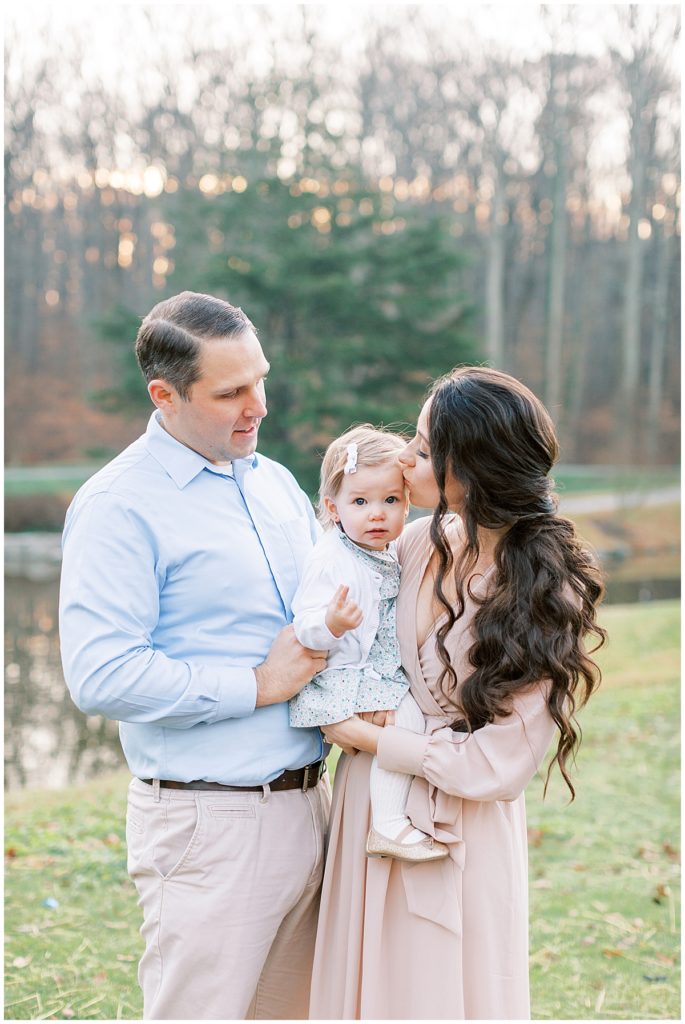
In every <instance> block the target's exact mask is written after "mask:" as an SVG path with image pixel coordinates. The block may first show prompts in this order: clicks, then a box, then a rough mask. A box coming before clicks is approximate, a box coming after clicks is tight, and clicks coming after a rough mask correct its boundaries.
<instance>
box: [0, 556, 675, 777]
mask: <svg viewBox="0 0 685 1024" xmlns="http://www.w3.org/2000/svg"><path fill="white" fill-rule="evenodd" d="M6 550H7V549H6ZM17 557H18V556H17V555H16V552H13V553H11V554H10V552H9V550H7V556H6V572H11V573H12V575H7V576H6V578H5V630H6V632H5V676H6V685H5V787H6V788H9V789H20V788H22V787H25V786H42V787H48V788H59V787H62V786H65V785H68V784H69V783H72V782H79V781H83V780H85V779H88V778H92V777H93V776H95V775H98V774H100V773H102V772H107V771H111V770H113V769H115V768H119V767H123V766H125V761H124V758H123V755H122V753H121V748H120V746H119V738H118V727H117V723H116V722H110V721H107V720H106V719H104V718H101V717H99V716H95V715H84V714H83V713H82V712H80V711H79V710H78V709H77V708H76V706H75V705H74V704H73V702H72V700H71V697H70V696H69V692H68V690H67V688H66V686H65V683H64V677H63V674H62V666H61V661H60V653H59V637H58V631H57V603H58V593H59V580H58V578H57V574H58V572H59V566H58V560H57V559H56V558H54V557H52V558H51V559H46V560H45V561H44V562H43V563H42V566H41V565H39V564H38V563H37V562H36V560H35V559H34V561H33V563H32V565H33V569H34V572H33V576H34V577H36V578H32V579H28V578H27V577H26V576H25V575H22V574H21V571H20V569H21V567H20V566H19V565H18V563H17ZM22 557H23V556H22ZM679 595H680V581H679V580H642V581H639V582H636V583H610V584H609V593H608V600H609V603H622V602H635V601H648V600H661V599H664V598H671V597H678V596H679Z"/></svg>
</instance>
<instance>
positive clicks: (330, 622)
mask: <svg viewBox="0 0 685 1024" xmlns="http://www.w3.org/2000/svg"><path fill="white" fill-rule="evenodd" d="M349 592H350V588H349V587H348V586H345V584H344V583H341V584H340V586H339V587H338V589H337V590H336V592H335V593H334V594H333V597H332V598H331V603H330V604H329V606H328V611H327V612H326V625H327V626H328V628H329V629H330V631H331V633H332V634H333V636H342V635H343V633H347V632H348V631H349V630H350V629H356V628H357V626H358V625H359V623H360V622H361V621H362V619H363V618H364V613H363V611H362V610H361V608H360V607H359V605H358V604H356V603H355V602H354V601H348V600H347V595H348V594H349Z"/></svg>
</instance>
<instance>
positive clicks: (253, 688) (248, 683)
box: [214, 668, 257, 722]
mask: <svg viewBox="0 0 685 1024" xmlns="http://www.w3.org/2000/svg"><path fill="white" fill-rule="evenodd" d="M256 706H257V677H256V676H255V674H254V669H251V668H227V669H224V670H223V672H222V674H221V692H220V696H219V705H218V708H217V712H216V715H215V716H214V720H215V721H217V722H220V721H222V720H223V719H224V718H247V716H248V715H251V714H252V712H253V711H254V710H255V708H256Z"/></svg>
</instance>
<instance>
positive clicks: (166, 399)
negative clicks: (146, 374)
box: [147, 378, 179, 413]
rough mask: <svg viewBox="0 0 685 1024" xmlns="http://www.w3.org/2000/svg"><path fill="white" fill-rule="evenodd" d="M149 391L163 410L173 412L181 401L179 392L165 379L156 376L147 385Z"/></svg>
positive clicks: (155, 402) (154, 401)
mask: <svg viewBox="0 0 685 1024" xmlns="http://www.w3.org/2000/svg"><path fill="white" fill-rule="evenodd" d="M147 393H148V395H149V396H150V398H151V399H152V401H153V403H154V404H155V405H156V406H157V408H158V409H160V410H161V412H163V413H165V412H167V413H168V412H173V410H174V409H175V408H176V406H177V405H178V402H179V396H178V392H177V391H175V389H174V388H173V387H172V386H171V385H170V384H167V382H166V381H165V380H161V379H159V378H155V380H151V381H150V383H149V384H148V386H147Z"/></svg>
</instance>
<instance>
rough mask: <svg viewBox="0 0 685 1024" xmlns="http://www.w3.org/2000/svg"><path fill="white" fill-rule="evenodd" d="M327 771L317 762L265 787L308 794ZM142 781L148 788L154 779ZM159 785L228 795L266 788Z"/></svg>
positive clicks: (201, 782)
mask: <svg viewBox="0 0 685 1024" xmlns="http://www.w3.org/2000/svg"><path fill="white" fill-rule="evenodd" d="M325 771H326V762H325V761H315V762H314V764H308V765H307V766H306V767H305V768H295V769H286V770H285V771H284V772H281V774H280V775H278V776H276V778H275V779H272V780H271V782H269V783H264V786H266V785H268V786H269V789H271V790H273V791H276V792H277V791H278V790H280V789H301V790H302V791H303V792H305V793H306V792H307V790H308V789H309V788H310V787H311V786H315V785H316V784H317V782H318V781H319V779H320V778H321V776H322V775H323V774H324V772H325ZM140 781H141V782H144V783H145V785H146V786H151V785H152V783H153V782H154V779H141V780H140ZM159 785H160V787H161V789H200V790H212V791H215V790H216V791H220V792H226V793H261V792H262V791H263V789H264V786H224V785H223V783H221V782H205V781H204V780H203V779H198V780H196V781H195V782H176V781H175V780H174V779H160V780H159Z"/></svg>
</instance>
